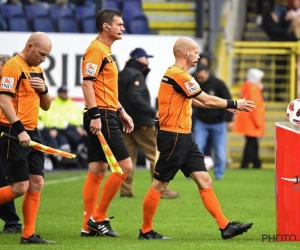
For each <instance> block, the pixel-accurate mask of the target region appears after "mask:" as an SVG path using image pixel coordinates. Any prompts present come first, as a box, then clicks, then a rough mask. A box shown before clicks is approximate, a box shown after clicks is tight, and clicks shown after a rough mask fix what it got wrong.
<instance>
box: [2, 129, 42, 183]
mask: <svg viewBox="0 0 300 250" xmlns="http://www.w3.org/2000/svg"><path fill="white" fill-rule="evenodd" d="M0 130H1V131H2V132H5V133H8V134H11V135H14V136H16V137H18V135H17V133H16V132H15V131H14V130H13V129H11V130H10V127H8V126H0ZM26 132H27V133H28V135H29V136H30V138H31V140H32V141H35V142H38V143H41V140H40V132H39V131H38V129H35V130H26ZM4 148H5V152H6V161H7V176H8V181H9V182H10V183H14V182H21V181H27V180H29V174H33V175H41V176H43V177H44V162H45V156H44V153H43V152H41V151H38V150H36V149H34V148H32V147H22V146H20V144H19V142H18V141H15V140H9V141H8V140H4Z"/></svg>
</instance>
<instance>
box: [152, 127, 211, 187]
mask: <svg viewBox="0 0 300 250" xmlns="http://www.w3.org/2000/svg"><path fill="white" fill-rule="evenodd" d="M157 149H158V151H159V152H160V154H159V158H158V161H157V163H156V166H155V169H154V174H153V178H155V179H157V180H159V181H163V182H169V181H170V180H173V179H174V177H175V175H176V173H177V172H178V170H181V171H182V173H183V174H184V175H185V177H189V176H190V174H191V173H193V172H200V171H204V172H207V169H206V167H205V164H204V157H203V154H202V153H201V152H200V150H199V148H198V146H197V144H196V143H195V139H194V135H193V134H192V133H190V134H181V133H174V132H167V131H162V130H161V131H160V132H159V133H158V136H157Z"/></svg>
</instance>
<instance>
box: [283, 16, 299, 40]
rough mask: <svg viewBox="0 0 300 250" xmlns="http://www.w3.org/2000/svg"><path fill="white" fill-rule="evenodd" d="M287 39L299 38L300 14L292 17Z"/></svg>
mask: <svg viewBox="0 0 300 250" xmlns="http://www.w3.org/2000/svg"><path fill="white" fill-rule="evenodd" d="M286 40H287V41H291V42H297V41H299V40H300V16H298V17H296V18H294V19H293V21H292V22H291V25H290V27H289V30H288V33H287V39H286Z"/></svg>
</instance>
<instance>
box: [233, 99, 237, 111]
mask: <svg viewBox="0 0 300 250" xmlns="http://www.w3.org/2000/svg"><path fill="white" fill-rule="evenodd" d="M233 106H234V107H233V108H234V109H237V106H238V105H237V101H233Z"/></svg>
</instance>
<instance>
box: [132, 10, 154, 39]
mask: <svg viewBox="0 0 300 250" xmlns="http://www.w3.org/2000/svg"><path fill="white" fill-rule="evenodd" d="M128 32H129V33H130V34H141V35H147V34H149V33H150V31H149V25H148V19H147V17H146V16H145V15H144V14H143V15H139V16H135V17H133V18H132V19H131V20H130V21H129V23H128Z"/></svg>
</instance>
